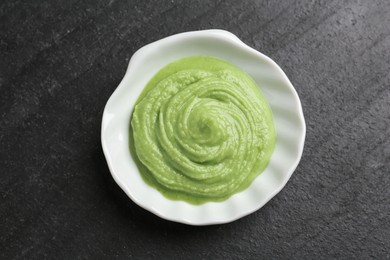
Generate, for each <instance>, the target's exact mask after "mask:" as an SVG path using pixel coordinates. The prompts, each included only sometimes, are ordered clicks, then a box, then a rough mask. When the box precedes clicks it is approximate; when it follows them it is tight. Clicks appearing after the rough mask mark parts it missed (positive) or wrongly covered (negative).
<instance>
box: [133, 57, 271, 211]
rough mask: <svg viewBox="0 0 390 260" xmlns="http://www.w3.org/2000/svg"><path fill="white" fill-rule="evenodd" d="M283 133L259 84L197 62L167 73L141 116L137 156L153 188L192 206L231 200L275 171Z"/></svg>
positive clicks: (150, 90)
mask: <svg viewBox="0 0 390 260" xmlns="http://www.w3.org/2000/svg"><path fill="white" fill-rule="evenodd" d="M275 140H276V134H275V129H274V123H273V118H272V112H271V109H270V107H269V105H268V103H267V102H266V100H265V98H264V97H263V95H262V94H261V92H260V90H259V88H258V86H257V85H256V83H255V82H254V81H253V79H252V78H251V77H250V76H249V75H248V74H246V73H245V72H244V71H242V70H240V69H239V68H237V67H236V66H234V65H232V64H230V63H228V62H225V61H223V60H220V59H217V58H212V57H206V56H194V57H189V58H184V59H181V60H178V61H175V62H173V63H171V64H169V65H167V66H166V67H164V68H163V69H161V70H160V71H159V72H158V73H157V74H156V75H155V76H154V77H153V78H152V79H151V80H150V81H149V83H148V84H147V86H146V87H145V89H144V91H143V92H142V94H141V95H140V97H139V98H138V100H137V102H136V105H135V108H134V110H133V114H132V118H131V125H130V151H131V154H132V156H133V158H134V160H135V161H136V163H137V166H138V168H139V171H140V172H141V175H142V177H143V179H144V180H145V182H146V183H148V184H149V185H150V186H152V187H154V188H156V189H157V190H158V191H160V192H161V193H162V194H163V195H164V196H166V197H167V198H169V199H173V200H183V201H186V202H188V203H191V204H201V203H205V202H208V201H223V200H226V199H227V198H229V197H230V196H232V195H233V194H235V193H237V192H240V191H242V190H244V189H246V188H247V187H248V186H249V185H250V184H251V183H252V181H253V180H254V179H255V178H256V177H257V176H258V175H259V174H260V173H261V172H262V171H263V170H264V168H265V167H266V166H267V164H268V162H269V159H270V157H271V154H272V152H273V149H274V146H275Z"/></svg>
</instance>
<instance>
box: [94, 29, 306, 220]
mask: <svg viewBox="0 0 390 260" xmlns="http://www.w3.org/2000/svg"><path fill="white" fill-rule="evenodd" d="M205 36H206V37H207V36H209V37H223V38H224V39H225V40H229V41H231V42H234V43H235V46H236V47H237V48H241V49H242V50H245V51H246V52H248V53H250V54H251V55H254V56H256V57H257V58H258V59H262V60H263V61H266V62H267V65H269V66H272V68H273V69H274V70H275V71H277V72H278V76H279V77H280V78H281V80H283V82H284V83H285V85H286V86H287V87H288V88H289V90H290V92H291V94H292V97H293V98H294V102H295V103H296V104H297V106H296V109H297V110H298V114H296V116H297V117H298V118H299V121H300V126H301V127H302V131H301V132H300V136H299V137H300V139H299V140H298V142H297V144H298V146H297V151H298V153H297V156H296V158H295V161H294V162H293V163H292V165H291V167H290V171H289V172H288V173H287V174H286V175H285V178H284V179H283V181H282V182H280V183H279V185H278V188H277V189H274V190H273V192H272V193H270V194H268V196H267V198H266V199H264V200H263V201H262V203H260V204H259V205H257V207H254V208H251V209H249V210H246V211H241V212H239V213H236V214H234V215H232V216H230V217H229V218H225V219H202V220H201V221H194V220H190V219H187V218H180V217H177V216H173V215H167V214H163V213H162V212H161V211H159V210H158V209H156V208H154V207H151V206H150V205H147V204H145V203H144V202H142V201H141V200H139V199H138V198H137V197H136V196H135V195H134V194H133V193H132V191H131V189H129V187H128V186H127V185H126V184H125V183H124V181H123V180H122V179H121V178H120V177H119V175H118V174H117V173H116V171H115V170H114V167H113V162H112V158H111V157H110V151H109V149H108V147H107V143H106V142H107V140H106V139H105V133H106V129H107V126H108V123H109V122H108V116H107V114H108V112H107V110H108V107H109V105H110V101H112V99H113V97H114V96H115V95H117V94H118V92H119V91H120V89H121V88H124V87H125V84H124V82H125V81H126V79H127V78H128V77H129V74H130V72H131V70H132V68H133V66H136V65H137V64H139V62H140V61H141V60H142V53H143V52H145V51H146V50H150V49H155V48H157V47H158V45H160V44H163V43H164V44H167V43H169V42H173V41H178V40H181V39H184V38H186V39H188V38H197V37H205ZM305 138H306V124H305V119H304V115H303V111H302V104H301V101H300V99H299V96H298V94H297V92H296V90H295V88H294V87H293V85H292V84H291V82H290V80H289V79H288V77H287V76H286V74H285V73H284V71H283V70H282V69H281V68H280V67H279V66H278V65H277V64H276V63H275V62H274V61H273V60H272V59H271V58H269V57H268V56H266V55H264V54H262V53H261V52H259V51H257V50H255V49H253V48H252V47H250V46H248V45H247V44H245V43H244V42H242V41H241V40H240V39H239V38H238V37H237V36H236V35H234V34H233V33H231V32H228V31H226V30H221V29H209V30H199V31H189V32H183V33H178V34H174V35H171V36H168V37H165V38H162V39H160V40H157V41H155V42H152V43H149V44H147V45H145V46H143V47H142V48H140V49H138V50H137V51H136V52H135V53H134V54H133V56H132V57H131V59H130V61H129V63H128V66H127V69H126V72H125V75H124V76H123V78H122V80H121V82H120V83H119V85H118V87H117V88H116V89H115V90H114V91H113V93H112V94H111V96H110V98H109V99H108V101H107V103H106V104H105V107H104V110H103V114H102V124H101V144H102V148H103V153H104V156H105V158H106V161H107V165H108V168H109V171H110V173H111V176H112V177H113V179H114V180H115V182H116V183H117V184H118V186H119V187H120V188H121V189H122V190H123V191H124V192H125V193H126V195H127V196H128V197H129V198H130V199H131V200H132V201H133V202H134V203H136V204H137V205H138V206H140V207H142V208H144V209H146V210H147V211H149V212H151V213H153V214H155V215H157V216H159V217H160V218H163V219H166V220H170V221H174V222H179V223H183V224H188V225H195V226H203V225H215V224H223V223H229V222H232V221H235V220H237V219H239V218H242V217H244V216H247V215H249V214H251V213H253V212H255V211H257V210H259V209H260V208H262V207H263V206H264V205H265V204H266V203H268V202H269V201H270V200H271V199H272V198H273V197H274V196H275V195H276V194H278V193H279V192H280V191H281V190H282V189H283V188H284V187H285V185H286V184H287V182H288V180H289V179H290V178H291V175H292V174H293V172H294V171H295V169H296V167H297V166H298V163H299V161H300V159H301V157H302V153H303V148H304V142H305ZM127 145H128V144H127ZM131 160H133V159H132V158H131ZM137 171H138V169H137ZM244 191H245V190H244ZM164 198H165V197H164ZM165 199H167V198H165ZM167 200H169V199H167ZM222 203H223V202H222Z"/></svg>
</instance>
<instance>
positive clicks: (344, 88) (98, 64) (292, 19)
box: [0, 0, 390, 259]
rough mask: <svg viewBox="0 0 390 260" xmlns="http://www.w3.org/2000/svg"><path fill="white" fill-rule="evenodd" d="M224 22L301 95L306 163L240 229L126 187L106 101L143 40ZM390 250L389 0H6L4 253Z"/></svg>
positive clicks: (385, 254) (376, 253)
mask: <svg viewBox="0 0 390 260" xmlns="http://www.w3.org/2000/svg"><path fill="white" fill-rule="evenodd" d="M208 28H221V29H226V30H229V31H231V32H233V33H235V34H236V35H237V36H239V37H240V38H241V39H242V40H244V41H245V42H246V43H247V44H249V45H251V46H252V47H254V48H255V49H257V50H259V51H261V52H263V53H264V54H266V55H268V56H270V57H271V58H272V59H274V60H275V61H276V62H277V63H278V64H279V65H280V66H281V67H282V68H283V69H284V71H285V72H286V74H287V75H288V76H289V78H290V80H291V82H292V83H293V85H294V86H295V88H296V89H297V92H298V94H299V95H300V97H301V101H302V105H303V111H304V114H305V117H306V123H307V138H306V144H305V150H304V153H303V157H302V160H301V162H300V164H299V166H298V168H297V170H296V171H295V173H294V174H293V176H292V178H291V179H290V181H289V182H288V184H287V186H286V187H285V188H284V189H283V190H282V191H281V192H280V193H279V194H278V195H277V196H276V197H275V198H273V199H272V200H271V201H270V202H269V203H268V204H266V206H265V207H263V208H262V209H261V210H259V211H257V212H255V213H253V214H251V215H249V216H247V217H245V218H243V219H240V220H238V221H235V222H233V223H231V224H226V225H218V226H209V227H191V226H186V225H181V224H177V223H172V222H168V221H165V220H162V219H160V218H158V217H156V216H154V215H152V214H151V213H148V212H147V211H145V210H143V209H141V208H139V207H138V206H136V205H135V204H134V203H132V202H131V201H130V200H129V199H128V198H127V197H126V195H125V194H124V192H122V191H121V189H120V188H119V187H118V186H117V185H116V184H115V182H114V181H113V179H112V178H111V175H110V173H109V170H108V168H107V165H106V162H105V159H104V156H103V153H102V148H101V145H100V123H101V116H102V112H103V108H104V105H105V103H106V101H107V99H108V98H109V96H110V95H111V93H112V92H113V91H114V89H115V88H116V86H117V85H118V83H119V82H120V80H121V78H122V76H123V75H124V73H125V70H126V67H127V63H128V61H129V59H130V57H131V56H132V54H133V53H134V52H135V51H136V50H137V49H139V48H140V47H142V46H143V45H145V44H147V43H150V42H153V41H155V40H158V39H160V38H162V37H165V36H168V35H171V34H175V33H178V32H183V31H190V30H198V29H208ZM77 258H80V259H86V258H89V259H115V258H118V259H124V258H134V259H334V258H337V259H370V258H372V259H390V1H387V0H382V1H303V0H298V1H233V0H231V1H200V0H197V1H176V0H172V1H157V0H155V1H129V0H116V1H115V0H103V1H91V0H84V1H76V0H68V1H58V0H54V1H35V0H34V1H33V0H26V1H20V0H16V1H7V0H6V1H1V2H0V259H77Z"/></svg>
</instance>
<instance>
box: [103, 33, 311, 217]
mask: <svg viewBox="0 0 390 260" xmlns="http://www.w3.org/2000/svg"><path fill="white" fill-rule="evenodd" d="M196 55H206V56H214V57H218V58H221V59H224V60H226V61H229V62H230V63H232V64H234V65H236V66H238V67H239V68H241V69H242V70H244V71H246V72H247V73H248V74H249V75H251V76H252V78H253V79H254V80H255V81H256V83H257V84H258V85H259V87H260V89H261V91H262V92H263V94H264V95H265V97H266V99H267V100H268V102H269V104H270V106H271V109H272V112H273V115H274V121H275V126H276V131H277V142H276V147H275V150H274V152H273V154H272V157H271V160H270V162H269V164H268V166H267V168H266V169H265V170H264V172H263V173H262V174H260V175H259V176H258V177H257V178H256V179H255V180H254V181H253V183H252V184H251V185H250V186H249V187H248V188H247V189H246V190H244V191H243V192H240V193H237V194H235V195H233V196H232V197H230V198H229V199H228V200H226V201H224V202H209V203H205V204H202V205H198V206H195V205H191V204H189V203H186V202H183V201H173V200H169V199H166V198H165V197H164V196H162V195H161V194H160V193H159V192H158V191H157V190H155V189H154V188H152V187H150V186H148V185H147V184H146V183H145V182H144V181H143V180H142V178H141V176H140V173H139V171H138V168H137V166H136V164H135V163H134V161H133V159H132V157H131V155H130V151H129V139H128V138H129V137H128V132H129V122H130V116H131V113H132V110H133V107H134V104H135V102H136V100H137V98H138V96H139V95H140V93H141V92H142V90H143V88H144V87H145V86H146V84H147V83H148V81H149V80H150V79H151V78H152V77H153V76H154V75H155V74H156V73H157V72H158V71H159V70H160V69H161V68H163V67H164V66H165V65H167V64H169V63H171V62H173V61H175V60H177V59H180V58H183V57H188V56H196ZM305 133H306V126H305V121H304V117H303V113H302V108H301V103H300V100H299V98H298V95H297V93H296V91H295V89H294V87H293V86H292V85H291V83H290V81H289V80H288V78H287V76H286V75H285V74H284V72H283V71H282V70H281V69H280V68H279V66H278V65H277V64H276V63H275V62H274V61H272V60H271V59H270V58H268V57H267V56H265V55H263V54H261V53H260V52H258V51H256V50H254V49H252V48H251V47H249V46H247V45H246V44H244V43H243V42H242V41H241V40H240V39H238V38H237V37H236V36H235V35H233V34H232V33H230V32H227V31H223V30H205V31H195V32H186V33H180V34H176V35H173V36H170V37H167V38H164V39H162V40H159V41H156V42H154V43H151V44H148V45H146V46H145V47H143V48H141V49H140V50H138V51H137V52H136V53H135V54H134V55H133V57H132V58H131V60H130V63H129V66H128V68H127V71H126V74H125V76H124V78H123V80H122V82H121V83H120V84H119V86H118V87H117V89H116V90H115V91H114V93H113V94H112V95H111V97H110V99H109V100H108V102H107V104H106V107H105V109H104V113H103V120H102V132H101V140H102V146H103V151H104V154H105V156H106V159H107V163H108V167H109V169H110V171H111V174H112V176H113V178H114V179H115V181H116V182H117V183H118V185H119V186H120V187H121V188H122V189H123V190H124V192H126V194H127V195H128V196H129V197H130V198H131V199H132V200H133V201H134V202H135V203H136V204H138V205H139V206H141V207H143V208H145V209H146V210H149V211H150V212H152V213H154V214H156V215H158V216H160V217H162V218H165V219H168V220H171V221H176V222H181V223H185V224H190V225H210V224H218V223H227V222H231V221H233V220H236V219H238V218H241V217H243V216H246V215H248V214H250V213H252V212H254V211H256V210H258V209H260V208H261V207H262V206H263V205H264V204H265V203H267V202H268V201H269V200H270V199H271V198H272V197H274V196H275V195H276V194H277V193H278V192H279V191H280V190H281V189H282V188H283V187H284V186H285V184H286V183H287V181H288V179H289V178H290V176H291V174H292V173H293V172H294V170H295V168H296V166H297V165H298V162H299V160H300V158H301V155H302V151H303V145H304V140H305Z"/></svg>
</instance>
